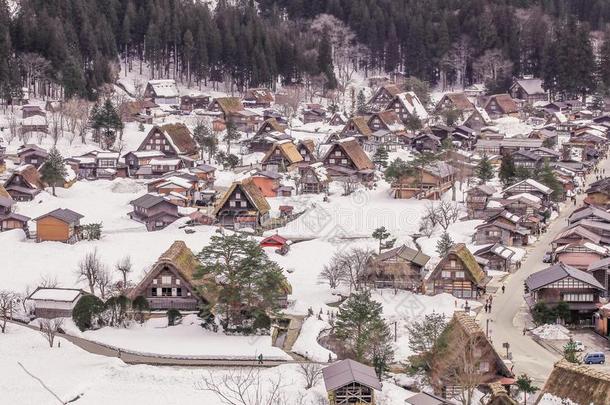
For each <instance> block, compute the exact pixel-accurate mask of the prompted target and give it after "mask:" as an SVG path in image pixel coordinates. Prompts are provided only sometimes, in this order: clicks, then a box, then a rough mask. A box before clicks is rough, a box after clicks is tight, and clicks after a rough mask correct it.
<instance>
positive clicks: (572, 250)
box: [553, 241, 610, 270]
mask: <svg viewBox="0 0 610 405" xmlns="http://www.w3.org/2000/svg"><path fill="white" fill-rule="evenodd" d="M553 254H554V257H555V261H557V262H561V263H564V264H566V265H568V266H572V267H575V268H577V269H579V270H587V269H588V268H589V265H591V264H592V263H595V262H598V261H599V260H601V259H603V258H605V257H607V256H609V255H610V252H609V251H608V248H606V247H604V246H600V245H597V244H595V243H593V242H588V241H578V242H573V243H569V244H567V245H563V246H560V247H558V248H557V249H555V251H554V252H553Z"/></svg>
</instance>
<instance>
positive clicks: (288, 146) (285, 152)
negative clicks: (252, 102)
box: [261, 140, 303, 164]
mask: <svg viewBox="0 0 610 405" xmlns="http://www.w3.org/2000/svg"><path fill="white" fill-rule="evenodd" d="M276 150H279V151H280V153H281V154H282V156H283V157H284V158H285V159H286V160H287V161H288V163H289V164H295V163H299V162H302V161H303V156H301V154H300V153H299V151H298V149H297V147H296V145H295V144H294V143H292V142H290V141H288V140H286V141H281V142H275V143H274V144H273V145H271V148H269V150H268V151H267V153H266V154H265V156H264V157H263V159H262V161H261V162H262V163H265V162H267V161H268V160H269V159H270V158H271V157H272V156H273V155H274V154H275V151H276Z"/></svg>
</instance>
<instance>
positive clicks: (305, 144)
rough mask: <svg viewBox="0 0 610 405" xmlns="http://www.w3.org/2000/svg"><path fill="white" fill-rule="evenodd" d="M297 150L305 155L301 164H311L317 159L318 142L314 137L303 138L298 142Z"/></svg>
mask: <svg viewBox="0 0 610 405" xmlns="http://www.w3.org/2000/svg"><path fill="white" fill-rule="evenodd" d="M297 150H298V151H299V154H300V155H301V156H302V157H303V162H302V163H301V164H300V165H299V166H305V165H310V164H312V163H315V162H316V161H317V158H316V154H315V151H316V144H315V142H314V140H313V139H302V140H300V141H298V142H297Z"/></svg>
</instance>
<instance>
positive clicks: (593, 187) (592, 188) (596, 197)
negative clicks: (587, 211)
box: [585, 177, 610, 209]
mask: <svg viewBox="0 0 610 405" xmlns="http://www.w3.org/2000/svg"><path fill="white" fill-rule="evenodd" d="M585 192H586V193H587V197H586V199H585V203H587V204H591V205H595V206H598V207H601V208H604V209H606V208H608V207H610V177H606V178H603V179H601V180H598V181H596V182H594V183H591V184H590V185H589V188H588V189H587V190H586V191H585Z"/></svg>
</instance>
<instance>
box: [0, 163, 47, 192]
mask: <svg viewBox="0 0 610 405" xmlns="http://www.w3.org/2000/svg"><path fill="white" fill-rule="evenodd" d="M4 188H5V189H6V191H7V192H8V194H9V195H10V196H11V198H12V199H13V200H15V201H32V200H33V199H34V197H35V196H36V195H37V194H38V193H40V192H41V191H42V190H43V189H44V185H43V184H42V181H41V180H40V173H39V172H38V170H37V169H36V168H35V167H34V166H32V165H23V166H19V167H17V168H16V169H15V170H14V171H13V173H12V174H11V175H10V176H9V178H8V179H7V180H6V181H5V182H4Z"/></svg>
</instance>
